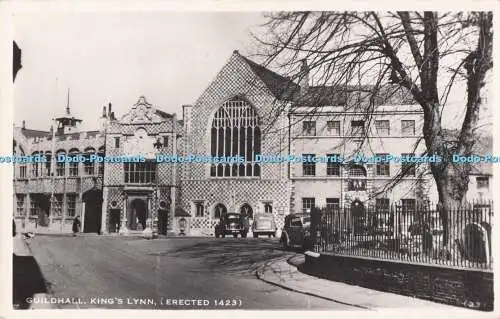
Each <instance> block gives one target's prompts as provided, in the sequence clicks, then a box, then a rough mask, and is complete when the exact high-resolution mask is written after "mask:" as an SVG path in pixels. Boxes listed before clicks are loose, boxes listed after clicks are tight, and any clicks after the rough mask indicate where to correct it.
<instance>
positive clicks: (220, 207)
mask: <svg viewBox="0 0 500 319" xmlns="http://www.w3.org/2000/svg"><path fill="white" fill-rule="evenodd" d="M226 214H227V208H226V206H225V205H224V204H221V203H218V204H217V205H215V207H214V218H215V219H217V218H221V217H222V216H224V215H226Z"/></svg>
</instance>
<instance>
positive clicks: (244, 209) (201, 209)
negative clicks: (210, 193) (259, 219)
mask: <svg viewBox="0 0 500 319" xmlns="http://www.w3.org/2000/svg"><path fill="white" fill-rule="evenodd" d="M205 205H206V204H205V202H204V201H196V202H194V207H195V217H204V216H205V209H206V207H205ZM226 213H227V208H226V206H225V205H224V204H221V203H219V204H217V205H215V207H214V212H213V217H214V218H220V217H221V216H222V215H224V214H226ZM264 213H266V214H272V213H273V203H271V202H265V203H264ZM240 214H242V215H245V216H248V217H249V218H250V219H252V218H253V209H252V207H251V206H250V205H248V204H244V205H242V206H241V208H240Z"/></svg>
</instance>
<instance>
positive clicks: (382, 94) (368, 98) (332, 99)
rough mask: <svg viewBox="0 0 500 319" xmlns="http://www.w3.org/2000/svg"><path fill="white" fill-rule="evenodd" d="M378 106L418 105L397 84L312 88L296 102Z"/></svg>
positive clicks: (317, 105)
mask: <svg viewBox="0 0 500 319" xmlns="http://www.w3.org/2000/svg"><path fill="white" fill-rule="evenodd" d="M370 103H373V105H374V106H378V105H407V104H417V103H416V101H415V100H414V99H413V96H412V95H411V93H410V92H408V91H407V90H406V89H404V88H402V87H401V86H399V85H395V84H384V85H381V86H379V87H378V89H377V87H376V86H375V85H334V86H328V85H322V86H310V87H308V88H307V89H306V90H305V92H304V94H302V95H301V96H300V97H299V98H298V99H296V100H295V104H296V105H297V106H316V107H320V106H334V105H347V106H349V107H353V108H356V107H360V108H363V107H366V106H367V105H370Z"/></svg>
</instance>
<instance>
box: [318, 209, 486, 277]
mask: <svg viewBox="0 0 500 319" xmlns="http://www.w3.org/2000/svg"><path fill="white" fill-rule="evenodd" d="M405 204H406V203H394V204H393V205H391V206H386V207H366V208H364V207H361V208H360V207H354V206H352V207H339V206H334V207H329V208H324V209H313V212H312V214H313V215H314V214H318V215H316V216H312V217H313V218H312V219H311V220H312V221H313V223H312V225H311V227H312V229H311V230H312V232H311V233H312V241H313V247H314V250H315V251H317V252H333V253H335V254H342V255H349V256H361V257H371V258H380V259H388V260H399V261H412V262H419V263H427V264H436V265H446V266H457V267H464V268H475V269H477V268H479V269H492V264H493V260H492V248H491V233H492V227H493V218H492V217H493V203H492V202H474V203H468V204H466V205H462V206H460V207H454V208H449V209H444V208H443V207H442V206H440V205H431V204H425V205H407V204H406V205H405Z"/></svg>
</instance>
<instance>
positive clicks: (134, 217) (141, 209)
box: [127, 198, 148, 230]
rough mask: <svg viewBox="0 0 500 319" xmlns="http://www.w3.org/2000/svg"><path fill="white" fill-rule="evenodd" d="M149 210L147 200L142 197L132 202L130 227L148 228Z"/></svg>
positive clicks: (131, 228)
mask: <svg viewBox="0 0 500 319" xmlns="http://www.w3.org/2000/svg"><path fill="white" fill-rule="evenodd" d="M147 217H148V210H147V205H146V201H144V200H143V199H141V198H136V199H134V200H133V201H132V202H131V205H130V212H129V217H128V218H127V219H128V227H129V229H130V230H143V229H145V228H146V219H147Z"/></svg>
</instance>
